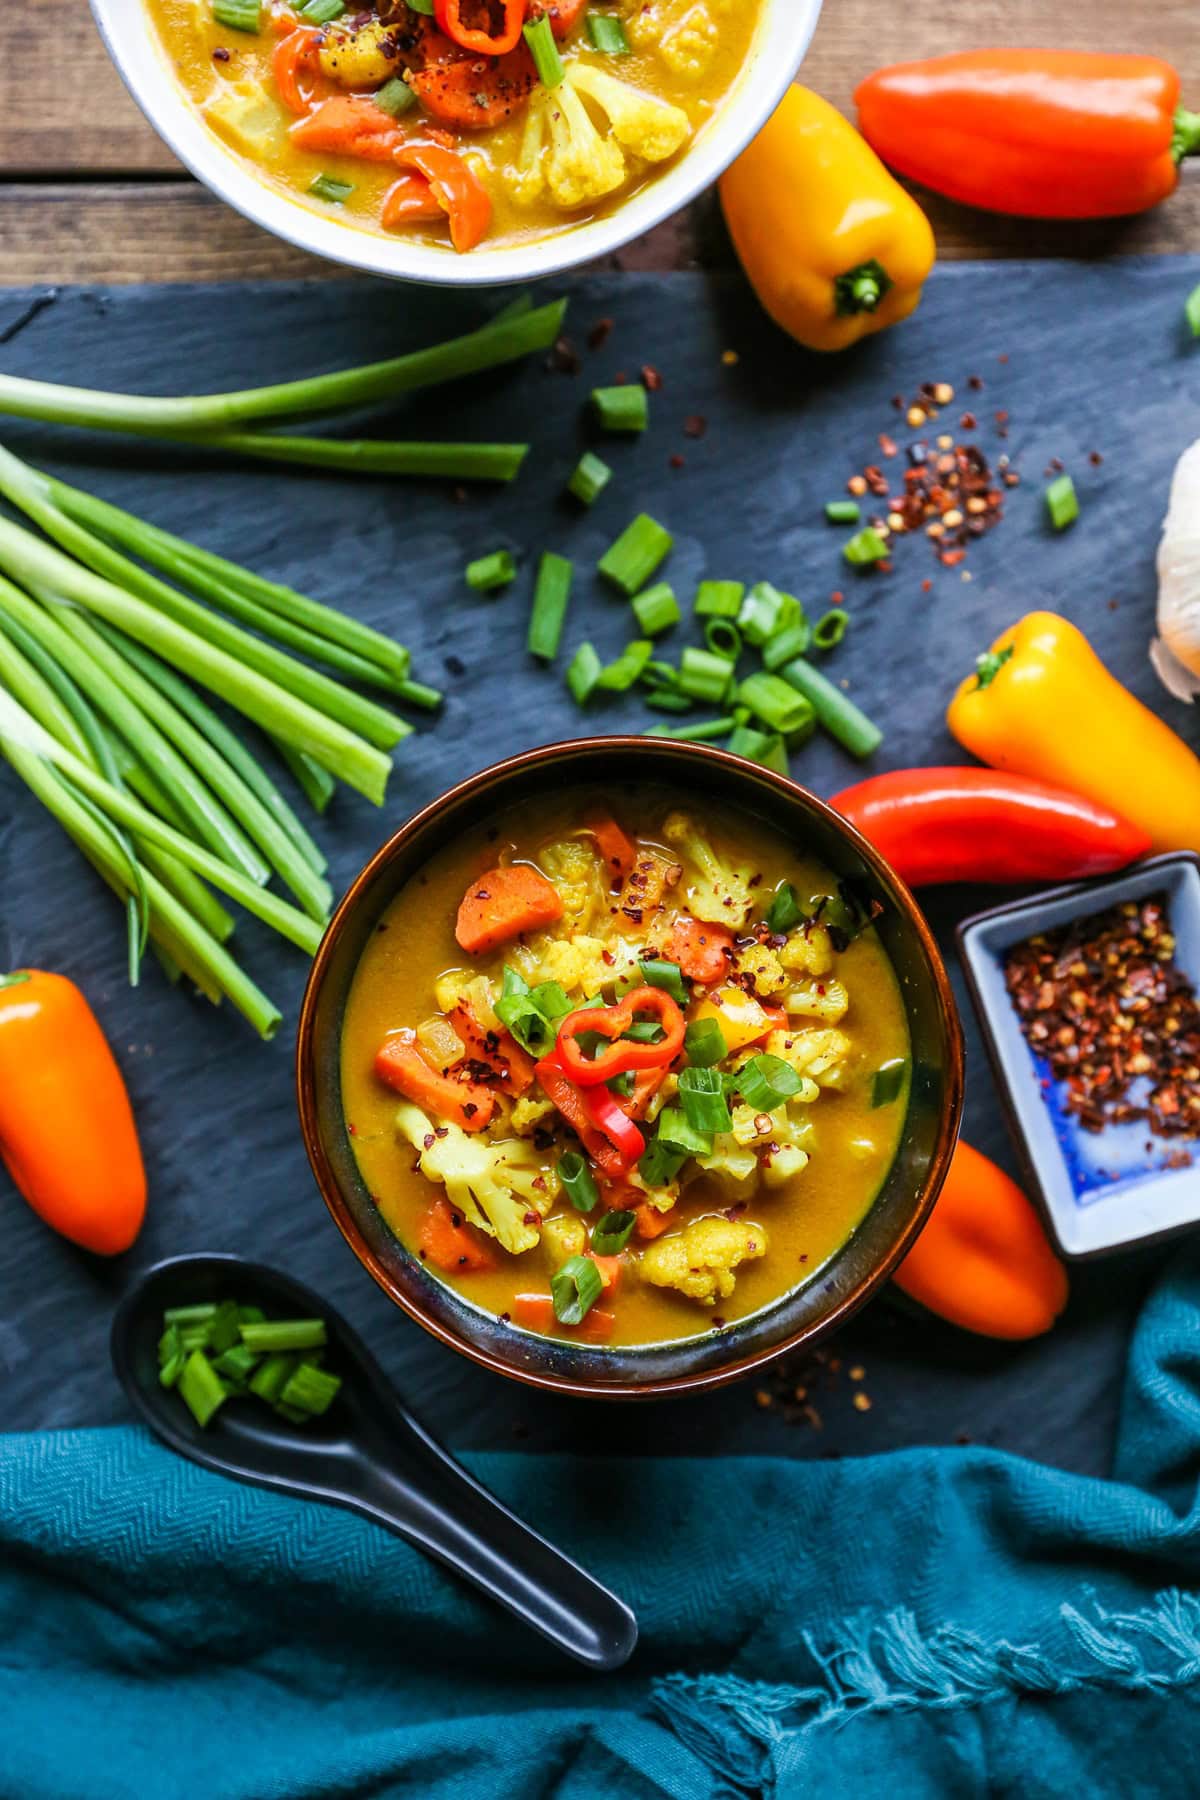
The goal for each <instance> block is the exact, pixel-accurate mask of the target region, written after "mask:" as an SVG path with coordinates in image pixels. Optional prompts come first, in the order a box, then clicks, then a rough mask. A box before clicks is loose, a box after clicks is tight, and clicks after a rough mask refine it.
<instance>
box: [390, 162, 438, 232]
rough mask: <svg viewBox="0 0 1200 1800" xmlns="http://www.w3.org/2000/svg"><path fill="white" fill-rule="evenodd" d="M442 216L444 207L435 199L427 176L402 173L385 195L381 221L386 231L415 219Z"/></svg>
mask: <svg viewBox="0 0 1200 1800" xmlns="http://www.w3.org/2000/svg"><path fill="white" fill-rule="evenodd" d="M442 217H444V214H443V212H442V209H441V207H440V206H439V205H438V203H437V201H436V200H435V199H434V194H433V189H432V188H431V187H430V185H429V183H428V182H427V181H426V179H425V177H424V176H423V175H402V176H401V177H400V179H399V181H397V182H396V183H395V185H394V186H392V187H390V188H389V189H388V191H387V193H386V194H385V195H384V196H383V209H382V211H381V212H380V214H379V223H380V224H381V225H382V226H383V228H384V230H385V231H394V230H395V228H396V226H397V225H408V224H410V223H411V222H412V221H413V220H414V219H440V218H442Z"/></svg>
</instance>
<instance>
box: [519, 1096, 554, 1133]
mask: <svg viewBox="0 0 1200 1800" xmlns="http://www.w3.org/2000/svg"><path fill="white" fill-rule="evenodd" d="M554 1112H555V1106H554V1102H553V1100H547V1099H546V1098H545V1097H544V1096H543V1095H542V1093H541V1090H540V1089H537V1090H536V1097H535V1095H534V1094H526V1095H525V1096H524V1098H523V1099H521V1100H517V1101H515V1102H514V1104H513V1109H512V1114H511V1117H510V1118H509V1121H508V1122H509V1124H510V1125H511V1126H512V1128H513V1130H514V1131H515V1132H516V1134H517V1136H518V1137H532V1136H533V1134H534V1132H535V1131H536V1130H537V1128H538V1126H539V1125H541V1124H542V1123H543V1122H544V1121H545V1120H546V1119H552V1118H553V1117H554Z"/></svg>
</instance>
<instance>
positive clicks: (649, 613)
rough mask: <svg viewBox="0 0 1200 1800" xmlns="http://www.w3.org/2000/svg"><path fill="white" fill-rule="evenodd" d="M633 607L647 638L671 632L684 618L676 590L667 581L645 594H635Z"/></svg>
mask: <svg viewBox="0 0 1200 1800" xmlns="http://www.w3.org/2000/svg"><path fill="white" fill-rule="evenodd" d="M631 605H632V606H633V611H634V616H635V618H636V619H637V622H638V624H639V625H640V626H641V628H642V630H643V631H644V632H645V634H646V636H647V637H657V636H658V634H659V632H660V631H669V630H670V629H671V627H672V625H678V623H679V621H680V619H681V618H682V617H683V614H682V613H681V612H680V610H679V602H678V600H676V598H675V593H674V590H673V589H672V588H671V587H670V586H669V585H668V584H667V583H666V582H665V581H659V582H656V583H655V585H654V586H653V587H649V588H646V589H645V591H644V592H643V593H640V594H635V595H634V596H633V600H632V602H631Z"/></svg>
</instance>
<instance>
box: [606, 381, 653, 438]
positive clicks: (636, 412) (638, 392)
mask: <svg viewBox="0 0 1200 1800" xmlns="http://www.w3.org/2000/svg"><path fill="white" fill-rule="evenodd" d="M592 405H593V407H594V408H595V411H596V417H597V419H598V420H599V421H600V424H601V425H602V426H603V427H604V429H605V431H645V429H646V426H647V425H648V424H649V423H650V407H649V403H648V402H647V399H646V390H645V388H644V387H643V386H642V384H641V382H640V381H635V382H631V383H630V384H629V385H628V386H626V387H607V388H593V389H592Z"/></svg>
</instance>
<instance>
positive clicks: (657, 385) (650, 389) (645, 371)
mask: <svg viewBox="0 0 1200 1800" xmlns="http://www.w3.org/2000/svg"><path fill="white" fill-rule="evenodd" d="M662 384H663V378H662V376H661V375H660V374H659V372H658V370H657V369H656V368H654V367H652V365H651V364H650V363H644V364H643V365H642V386H643V387H644V388H645V390H646V392H647V393H648V394H657V393H658V392H659V391H660V390H661V388H662Z"/></svg>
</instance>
